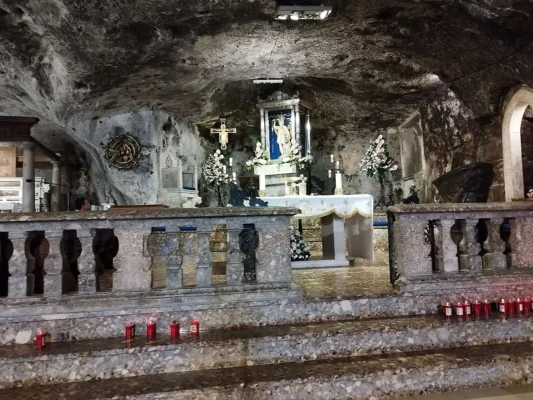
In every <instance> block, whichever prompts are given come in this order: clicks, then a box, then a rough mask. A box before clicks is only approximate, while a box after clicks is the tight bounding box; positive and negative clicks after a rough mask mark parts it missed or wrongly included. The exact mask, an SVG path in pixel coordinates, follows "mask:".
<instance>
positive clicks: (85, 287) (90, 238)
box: [76, 229, 97, 293]
mask: <svg viewBox="0 0 533 400" xmlns="http://www.w3.org/2000/svg"><path fill="white" fill-rule="evenodd" d="M76 235H77V237H78V240H79V241H80V243H81V254H80V256H79V257H78V270H79V272H80V274H79V276H78V292H79V293H94V292H96V287H97V277H96V260H95V256H94V252H93V242H94V235H95V232H94V230H93V229H79V230H77V232H76Z"/></svg>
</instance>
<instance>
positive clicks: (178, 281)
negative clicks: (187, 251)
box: [165, 232, 183, 290]
mask: <svg viewBox="0 0 533 400" xmlns="http://www.w3.org/2000/svg"><path fill="white" fill-rule="evenodd" d="M166 245H167V249H168V255H167V258H166V261H167V278H166V279H167V280H166V285H165V287H166V288H167V289H169V290H172V289H180V288H182V287H183V269H182V268H181V265H182V263H183V256H182V255H181V254H180V233H179V232H169V233H167V234H166Z"/></svg>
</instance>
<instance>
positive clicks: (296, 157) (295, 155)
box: [281, 137, 313, 167]
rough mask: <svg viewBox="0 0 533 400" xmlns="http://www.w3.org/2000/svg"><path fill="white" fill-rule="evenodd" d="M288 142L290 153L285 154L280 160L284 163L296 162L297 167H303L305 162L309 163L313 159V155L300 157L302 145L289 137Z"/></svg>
mask: <svg viewBox="0 0 533 400" xmlns="http://www.w3.org/2000/svg"><path fill="white" fill-rule="evenodd" d="M288 142H289V144H290V154H288V155H285V157H283V159H282V160H281V161H282V162H284V163H289V164H296V165H297V166H298V167H304V166H305V165H306V164H310V163H311V162H312V161H313V156H312V155H308V156H304V157H302V155H301V153H302V146H300V145H299V144H298V143H297V142H296V141H294V140H293V139H292V137H289V139H288Z"/></svg>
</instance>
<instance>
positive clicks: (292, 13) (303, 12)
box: [276, 5, 332, 21]
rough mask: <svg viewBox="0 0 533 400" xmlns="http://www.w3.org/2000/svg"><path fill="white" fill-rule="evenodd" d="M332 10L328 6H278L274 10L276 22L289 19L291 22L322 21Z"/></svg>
mask: <svg viewBox="0 0 533 400" xmlns="http://www.w3.org/2000/svg"><path fill="white" fill-rule="evenodd" d="M331 10H332V8H331V7H329V6H323V5H320V6H281V5H280V6H278V9H277V10H276V19H277V20H281V21H284V20H287V18H290V19H291V20H293V21H298V20H322V19H326V18H327V17H328V16H329V15H330V14H331Z"/></svg>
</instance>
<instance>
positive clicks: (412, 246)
mask: <svg viewBox="0 0 533 400" xmlns="http://www.w3.org/2000/svg"><path fill="white" fill-rule="evenodd" d="M428 225H429V222H428V221H427V220H401V219H400V220H398V221H395V222H394V224H393V230H394V249H395V255H396V266H397V269H398V273H399V275H400V276H403V277H406V278H409V277H416V276H423V275H431V274H432V273H433V266H432V261H431V257H430V253H431V246H430V244H429V243H428V242H427V241H426V238H425V231H426V228H427V227H428Z"/></svg>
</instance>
